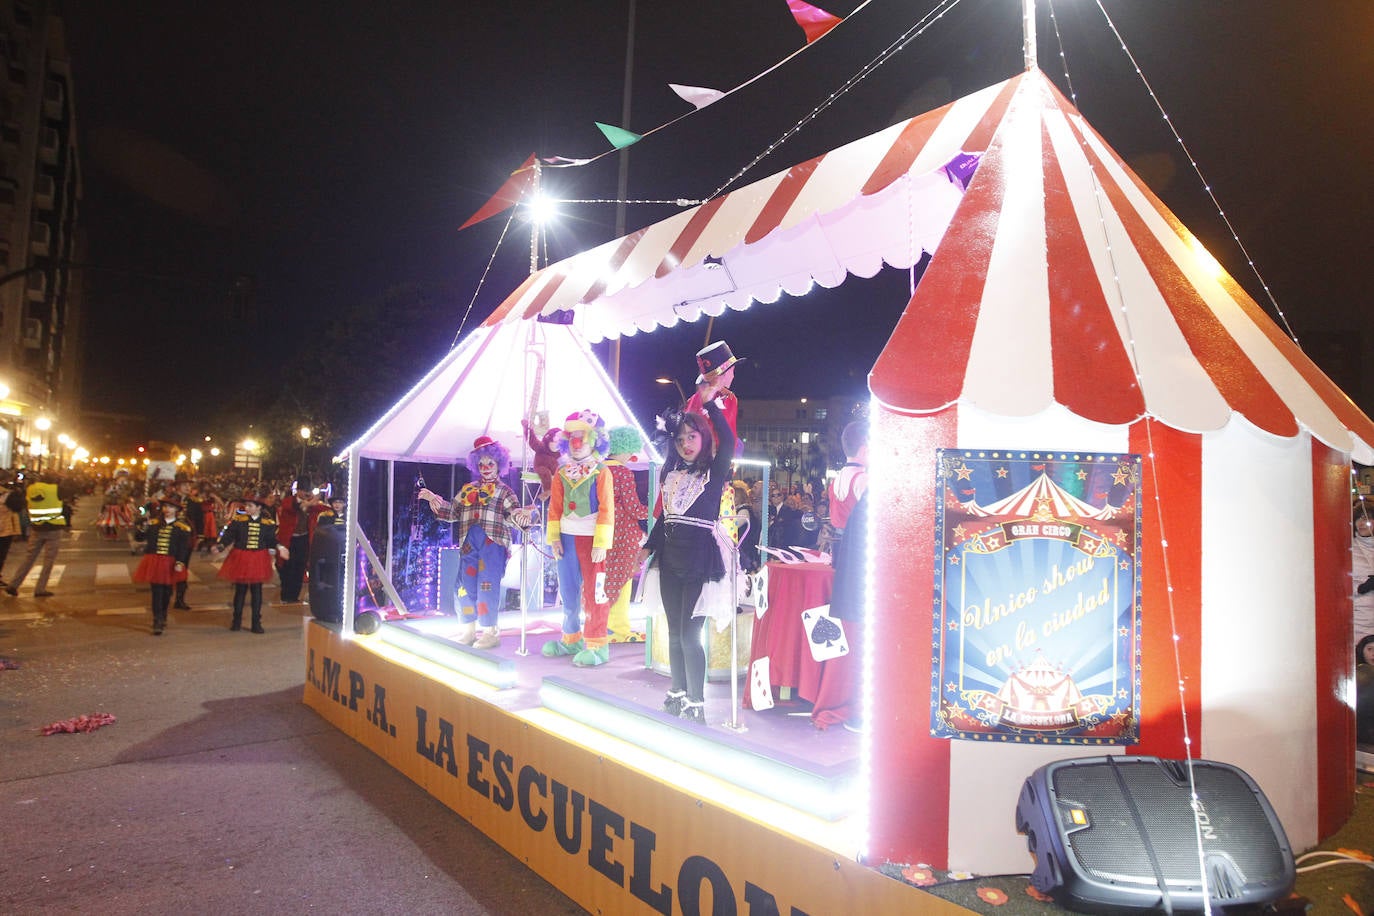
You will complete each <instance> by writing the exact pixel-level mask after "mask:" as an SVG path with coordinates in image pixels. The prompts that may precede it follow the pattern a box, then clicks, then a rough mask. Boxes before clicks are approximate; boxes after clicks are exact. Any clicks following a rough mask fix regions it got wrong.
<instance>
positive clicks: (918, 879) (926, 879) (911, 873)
mask: <svg viewBox="0 0 1374 916" xmlns="http://www.w3.org/2000/svg"><path fill="white" fill-rule="evenodd" d="M902 878H903V879H904V880H905V881H906V882H907V883H908V884H914V885H916V886H917V887H929V886H930V885H932V884H934V883H935V872H933V871H931V869H930V866H929V865H908V866H907V867H906V868H904V869H902Z"/></svg>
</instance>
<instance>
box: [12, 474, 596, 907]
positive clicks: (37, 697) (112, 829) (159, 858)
mask: <svg viewBox="0 0 1374 916" xmlns="http://www.w3.org/2000/svg"><path fill="white" fill-rule="evenodd" d="M98 501H99V500H98V499H95V498H89V497H88V498H86V499H85V500H83V501H82V502H83V505H81V506H80V507H79V508H78V510H77V514H76V518H75V519H74V524H73V528H72V532H71V535H70V538H69V539H68V540H66V541H64V543H63V546H62V550H61V552H60V554H59V555H58V559H57V566H56V567H55V571H54V575H53V577H52V579H51V581H50V582H49V586H48V587H49V590H50V591H52V592H54V593H55V594H54V596H53V597H49V598H35V597H33V591H34V587H33V581H34V579H35V578H36V576H37V571H36V570H35V571H34V573H32V574H31V575H30V577H29V581H28V582H27V583H25V584H23V585H20V586H19V597H17V598H16V597H10V596H7V595H5V594H3V593H0V912H4V913H7V914H9V913H16V914H17V913H39V912H63V913H87V912H89V913H97V912H98V913H101V914H123V913H139V914H159V913H185V912H192V911H194V912H203V913H228V912H233V913H249V914H252V913H273V914H276V913H303V912H312V911H325V912H329V911H333V912H338V913H400V912H404V913H408V914H414V913H419V914H424V913H456V914H516V913H519V914H526V913H541V914H544V913H548V914H557V913H580V912H582V910H581V909H580V908H579V907H578V906H577V905H576V904H575V903H574V902H573V901H572V900H570V899H569V898H567V897H566V896H564V895H563V894H562V893H560V892H559V891H557V890H556V889H554V888H553V887H552V886H551V885H549V884H548V883H547V882H545V881H544V880H543V879H541V878H540V877H539V876H538V875H536V874H535V873H534V872H532V871H531V870H530V869H529V868H527V867H526V866H525V865H524V864H522V863H521V862H519V861H518V860H516V859H515V858H513V857H511V856H510V855H508V854H507V853H506V852H505V851H504V850H502V849H501V848H500V847H499V846H497V845H496V844H495V843H493V842H492V841H490V840H489V839H487V838H486V837H485V836H484V835H483V834H482V833H480V832H479V831H477V830H476V829H475V828H473V827H471V826H470V825H469V824H468V823H467V822H466V821H464V820H463V819H462V818H461V817H459V816H458V815H457V814H455V813H454V812H452V811H450V810H449V809H448V808H445V807H444V806H443V805H441V804H440V803H439V802H437V801H435V800H434V799H432V798H431V797H430V796H428V795H426V794H425V793H424V792H423V791H422V790H421V789H420V788H419V787H417V786H416V785H414V784H413V783H411V782H410V781H409V780H408V779H406V778H405V777H404V776H402V775H401V774H400V773H398V772H396V771H395V770H393V769H392V768H391V767H389V766H387V764H386V763H384V762H383V761H382V760H381V759H380V758H378V757H376V756H375V755H373V754H372V753H371V752H370V751H368V750H366V749H364V748H363V747H362V746H361V745H359V744H357V743H356V742H354V741H352V740H351V739H349V738H348V737H346V736H344V735H343V734H342V733H340V732H339V731H337V730H336V729H334V728H333V727H331V726H330V725H328V724H327V723H325V722H324V721H323V720H322V719H320V718H319V717H318V716H317V715H316V714H315V713H314V712H313V711H312V710H310V709H308V708H307V707H306V706H305V705H303V704H302V702H301V696H302V691H303V681H304V679H303V671H304V660H303V648H302V646H303V636H302V625H303V621H304V620H305V619H306V618H307V616H308V609H307V608H305V607H303V606H298V607H279V606H276V603H275V602H276V597H277V592H276V587H275V585H269V586H267V587H266V589H265V592H266V598H267V605H268V606H267V609H266V610H265V612H264V615H263V618H264V620H263V622H264V625H265V626H266V628H267V632H266V633H265V634H262V635H256V634H252V633H249V632H248V631H247V627H246V624H247V620H245V629H244V630H243V631H241V632H230V631H229V629H228V625H229V616H230V612H229V597H230V593H231V591H232V589H231V587H230V586H228V585H225V584H222V583H220V582H219V581H218V580H217V579H216V578H215V571H216V567H215V566H214V565H213V564H212V563H211V562H210V560H209V559H208V558H204V557H199V556H198V557H196V558H194V559H193V560H192V564H191V573H192V582H191V585H190V588H189V590H188V593H187V602H188V603H189V604H190V605H191V607H192V610H190V611H175V610H174V611H171V612H170V621H169V624H168V628H167V632H166V633H165V634H164V635H162V636H156V637H155V636H152V635H151V633H150V626H151V613H150V612H149V610H148V591H147V588H146V586H137V585H135V584H134V583H133V582H132V580H131V575H132V573H133V570H134V568H135V566H136V565H137V562H138V557H137V556H133V555H131V553H130V549H129V545H128V544H127V543H125V542H123V541H120V542H112V541H107V540H104V539H102V538H101V537H100V536H99V534H98V532H97V530H96V529H95V528H94V527H93V526H92V524H91V522H92V521H93V520H94V517H95V513H96V510H97V509H98V506H97V505H96V503H98ZM25 547H26V545H25V544H24V543H22V542H16V543H15V544H14V547H13V549H12V550H11V551H10V556H9V560H8V562H7V563H6V564H5V569H6V570H13V569H15V568H17V567H18V565H19V562H20V561H21V559H22V557H23V552H24V550H25ZM12 666H17V667H12ZM94 713H108V714H110V715H113V716H114V717H115V719H116V721H115V722H114V723H113V724H110V725H106V726H104V727H101V728H98V729H96V730H94V731H91V732H88V733H78V734H55V735H51V736H46V737H45V736H43V735H42V729H43V727H44V726H46V725H48V724H50V723H56V722H59V721H64V720H70V719H72V718H74V717H76V716H81V715H87V714H94Z"/></svg>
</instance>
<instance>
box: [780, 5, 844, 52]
mask: <svg viewBox="0 0 1374 916" xmlns="http://www.w3.org/2000/svg"><path fill="white" fill-rule="evenodd" d="M787 8H788V9H789V10H791V12H792V18H793V19H795V20H797V25H799V26H801V27H802V31H803V32H805V33H806V43H807V44H811V42H813V41H815V40H816V39H817V38H820V37H821V36H822V35H824V34H825V33H826V32H829V31H830V30H831V29H833V28H834V27H835V26H837V25H839V24H840V21H841V20H840V17H839V16H832V15H830V14H829V13H827V12H826V11H825V10H823V9H821V8H820V7H817V6H812V5H811V4H809V3H806V2H804V0H787Z"/></svg>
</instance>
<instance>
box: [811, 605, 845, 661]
mask: <svg viewBox="0 0 1374 916" xmlns="http://www.w3.org/2000/svg"><path fill="white" fill-rule="evenodd" d="M801 618H802V626H803V627H804V628H805V629H806V642H807V644H808V645H810V646H811V657H812V658H814V659H815V660H816V661H818V662H823V661H827V660H829V659H832V658H838V657H839V656H841V655H848V654H849V640H848V639H847V638H846V637H845V635H844V624H843V623H841V622H840V620H839V619H838V618H836V617H831V616H830V605H828V604H822V605H821V606H820V607H813V608H807V609H806V610H804V611H802V615H801Z"/></svg>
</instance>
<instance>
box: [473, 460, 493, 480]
mask: <svg viewBox="0 0 1374 916" xmlns="http://www.w3.org/2000/svg"><path fill="white" fill-rule="evenodd" d="M497 471H498V466H497V464H496V459H495V458H481V459H478V461H477V473H478V474H479V475H480V476H481V478H482V480H483V481H485V482H487V483H492V482H493V481H495V480H496V477H497Z"/></svg>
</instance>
